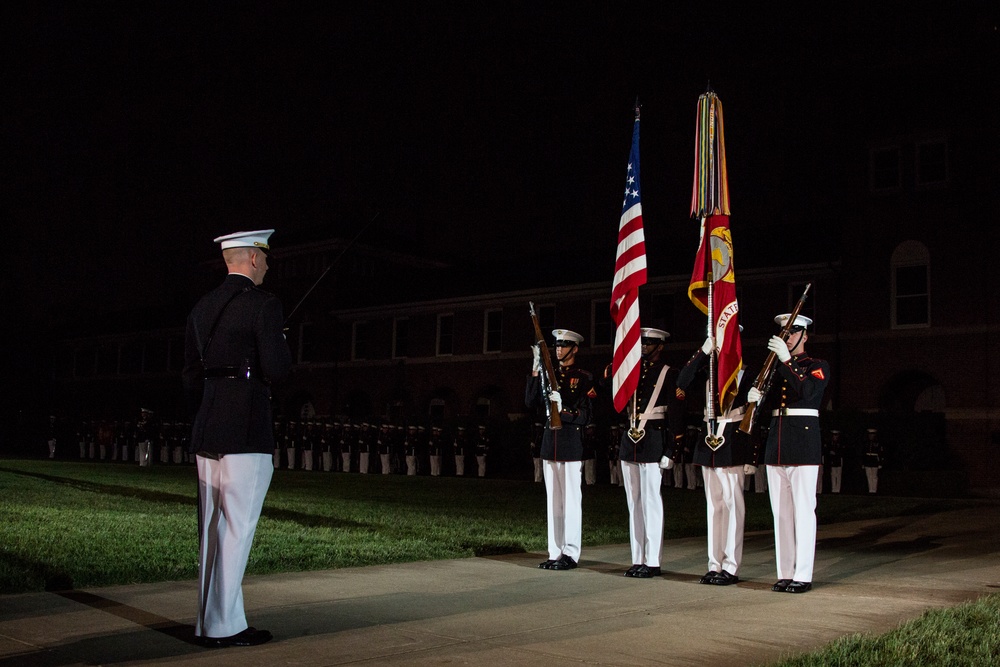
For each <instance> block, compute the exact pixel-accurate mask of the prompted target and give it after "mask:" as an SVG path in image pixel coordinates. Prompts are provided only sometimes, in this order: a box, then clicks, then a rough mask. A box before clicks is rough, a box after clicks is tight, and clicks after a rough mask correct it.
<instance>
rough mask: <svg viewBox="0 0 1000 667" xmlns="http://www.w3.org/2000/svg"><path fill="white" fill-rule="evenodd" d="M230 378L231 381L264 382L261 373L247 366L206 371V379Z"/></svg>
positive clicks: (219, 367) (207, 369)
mask: <svg viewBox="0 0 1000 667" xmlns="http://www.w3.org/2000/svg"><path fill="white" fill-rule="evenodd" d="M208 378H229V379H231V380H263V378H262V377H261V376H260V371H256V370H254V369H252V368H247V367H245V366H218V367H216V368H206V369H205V379H206V380H207V379H208Z"/></svg>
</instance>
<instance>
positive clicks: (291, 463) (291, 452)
mask: <svg viewBox="0 0 1000 667" xmlns="http://www.w3.org/2000/svg"><path fill="white" fill-rule="evenodd" d="M285 451H286V452H287V454H288V469H289V470H295V448H294V447H286V448H285Z"/></svg>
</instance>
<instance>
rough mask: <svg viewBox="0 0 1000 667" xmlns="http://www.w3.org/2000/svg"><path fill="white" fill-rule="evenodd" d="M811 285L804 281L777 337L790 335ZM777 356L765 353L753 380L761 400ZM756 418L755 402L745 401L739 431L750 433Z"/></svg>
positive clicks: (769, 388) (767, 387)
mask: <svg viewBox="0 0 1000 667" xmlns="http://www.w3.org/2000/svg"><path fill="white" fill-rule="evenodd" d="M810 287H812V283H806V288H805V289H804V290H802V296H800V297H799V300H798V302H797V303H796V304H795V308H793V309H792V312H791V314H790V315H789V316H788V321H787V322H785V326H783V327H781V331H780V332H778V337H779V338H781V340H788V337H789V336H790V335H792V327H793V326H794V325H795V318H797V317H798V316H799V311H801V310H802V306H803V305H805V302H806V295H808V294H809V288H810ZM777 358H778V355H777V354H775V353H774V352H771V353H770V354H768V355H767V359H765V360H764V366H763V368H761V369H760V373H759V374H758V375H757V379H756V380H754V382H753V386H754V387H755V388H756V389H757V391H759V392H760V397H761V398H760V400H761V401H763V400H764V397H765V396H767V392H768V391H770V390H771V379H772V377H773V376H774V360H775V359H777ZM756 418H757V404H756V403H747V409H746V412H744V413H743V421H741V422H740V431H742V432H743V433H750V431H752V430H753V425H754V422H755V421H756Z"/></svg>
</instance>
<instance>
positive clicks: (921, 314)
mask: <svg viewBox="0 0 1000 667" xmlns="http://www.w3.org/2000/svg"><path fill="white" fill-rule="evenodd" d="M930 263H931V259H930V253H929V252H928V251H927V246H925V245H924V244H923V243H921V242H919V241H903V242H902V243H900V244H899V245H898V246H896V249H895V250H894V251H893V253H892V267H891V269H892V304H891V310H892V328H893V329H914V328H919V327H929V326H930V324H931V276H930Z"/></svg>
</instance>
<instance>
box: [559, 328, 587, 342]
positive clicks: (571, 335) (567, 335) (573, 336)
mask: <svg viewBox="0 0 1000 667" xmlns="http://www.w3.org/2000/svg"><path fill="white" fill-rule="evenodd" d="M552 335H553V336H555V339H556V340H571V341H573V342H574V343H577V344H580V343H582V342H583V336H581V335H580V334H578V333H577V332H575V331H570V330H569V329H553V330H552Z"/></svg>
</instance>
